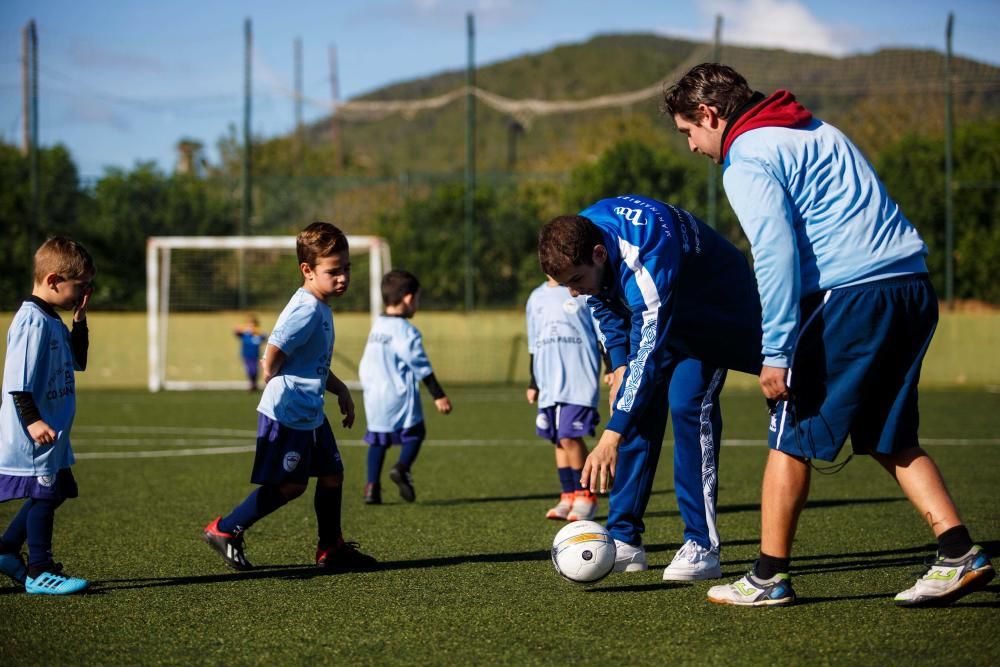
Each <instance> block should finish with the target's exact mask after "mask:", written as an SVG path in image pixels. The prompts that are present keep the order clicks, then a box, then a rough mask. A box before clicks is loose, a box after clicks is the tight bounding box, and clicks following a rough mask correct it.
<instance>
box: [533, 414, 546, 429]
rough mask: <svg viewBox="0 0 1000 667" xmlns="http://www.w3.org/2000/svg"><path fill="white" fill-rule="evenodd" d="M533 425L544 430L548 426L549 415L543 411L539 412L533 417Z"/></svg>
mask: <svg viewBox="0 0 1000 667" xmlns="http://www.w3.org/2000/svg"><path fill="white" fill-rule="evenodd" d="M535 427H537V428H539V429H541V430H543V431H545V430H547V429H548V428H549V416H548V415H547V414H545V413H544V412H539V413H538V416H537V417H535Z"/></svg>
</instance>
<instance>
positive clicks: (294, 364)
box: [257, 287, 334, 430]
mask: <svg viewBox="0 0 1000 667" xmlns="http://www.w3.org/2000/svg"><path fill="white" fill-rule="evenodd" d="M333 341H334V331H333V313H331V312H330V307H329V306H328V305H327V304H326V303H325V302H323V301H321V300H319V299H317V298H316V297H315V296H313V295H312V294H311V293H310V292H309V291H308V290H306V289H303V288H301V287H300V288H299V289H298V290H297V291H296V292H295V294H293V295H292V298H291V300H289V302H288V305H286V306H285V309H284V310H282V311H281V315H279V316H278V321H277V322H276V323H275V325H274V331H272V332H271V336H270V337H269V338H268V339H267V342H268V344H269V345H274V346H275V347H277V348H278V349H280V350H281V351H282V352H284V353H285V363H284V364H282V366H281V369H280V370H279V371H278V374H277V375H276V376H274V377H273V378H271V379H270V380H269V381H268V383H267V384H266V385H265V386H264V393H263V395H261V398H260V404H259V405H258V406H257V411H258V412H260V413H261V414H263V415H266V416H268V417H270V418H271V419H273V420H275V421H277V422H280V423H281V424H283V425H285V426H287V427H289V428H294V429H299V430H310V429H314V428H318V427H319V426H320V425H322V424H323V419H324V418H325V415H324V413H323V392H324V391H325V390H326V379H327V376H328V375H329V374H330V360H331V358H332V357H333Z"/></svg>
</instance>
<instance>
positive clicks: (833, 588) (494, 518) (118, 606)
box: [0, 386, 1000, 666]
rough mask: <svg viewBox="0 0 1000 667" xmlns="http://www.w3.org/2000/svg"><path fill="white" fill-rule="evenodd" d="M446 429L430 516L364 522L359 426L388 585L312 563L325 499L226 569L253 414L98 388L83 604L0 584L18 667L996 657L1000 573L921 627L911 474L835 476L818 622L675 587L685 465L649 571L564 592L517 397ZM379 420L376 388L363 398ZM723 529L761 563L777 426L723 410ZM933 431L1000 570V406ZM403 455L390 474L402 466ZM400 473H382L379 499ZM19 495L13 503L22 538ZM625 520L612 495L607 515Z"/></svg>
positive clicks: (213, 399) (429, 497)
mask: <svg viewBox="0 0 1000 667" xmlns="http://www.w3.org/2000/svg"><path fill="white" fill-rule="evenodd" d="M449 389H450V390H451V391H450V395H451V397H452V399H453V402H454V404H455V412H454V413H453V414H452V415H450V416H447V417H444V416H440V415H437V414H431V415H428V434H429V436H428V442H427V444H426V445H425V447H424V450H423V451H422V453H421V457H420V459H419V460H418V462H417V464H416V466H415V468H414V478H415V484H416V488H417V493H418V499H417V502H416V503H414V504H404V503H402V501H400V500H399V498H398V497H396V495H395V493H394V491H395V489H394V487H393V486H392V485H391V483H389V484H388V488H387V489H386V493H385V498H386V501H387V502H386V504H385V505H382V506H375V507H370V506H364V505H363V504H362V502H361V493H362V487H363V485H364V475H365V472H364V465H365V460H364V457H365V449H364V447H363V446H362V444H361V442H360V438H361V436H362V435H363V433H364V423H363V419H361V420H359V423H358V424H356V425H355V426H354V429H352V430H350V431H347V430H345V429H342V428H339V427H338V426H337V424H339V420H336V419H335V407H333V406H331V405H329V402H328V406H327V407H328V414H329V415H330V416H331V422H334V424H335V429H334V430H335V432H336V433H337V436H338V439H339V441H340V444H341V449H342V452H343V454H344V459H345V464H346V466H347V472H346V477H347V480H346V487H345V502H344V525H345V535H346V537H347V539H351V540H357V541H358V542H360V543H361V545H362V549H363V550H365V551H367V552H369V553H371V554H373V555H374V556H376V557H377V558H378V559H379V560H380V561H381V567H380V568H379V569H378V570H376V571H373V572H367V573H356V574H355V573H350V574H333V575H329V574H322V573H320V572H318V571H317V570H316V569H314V568H312V567H311V566H310V565H311V559H312V556H313V550H314V547H315V522H314V517H313V510H312V500H311V490H310V492H307V495H305V496H303V497H302V498H300V499H299V500H297V501H295V502H293V503H292V504H290V505H289V506H287V507H285V508H283V509H281V510H279V511H278V512H277V513H276V514H274V515H272V516H270V517H267V518H265V519H264V520H262V521H261V522H260V523H258V524H257V525H256V526H254V527H253V528H252V529H251V530H250V531H249V534H248V538H247V545H248V546H247V555H248V557H249V558H250V560H251V561H252V562H253V563H254V564H255V565H257V566H258V567H257V569H256V570H254V571H252V572H248V573H235V572H232V571H229V570H227V569H226V568H225V567H224V566H223V564H222V561H221V559H220V558H219V557H218V556H217V555H216V554H215V553H214V552H213V551H211V550H210V549H209V548H208V547H207V546H206V545H205V544H204V543H202V542H201V540H200V532H201V528H202V526H203V525H204V524H206V523H207V522H208V521H209V520H210V519H212V518H213V517H215V516H216V515H218V514H220V513H225V512H227V511H228V510H229V509H230V508H231V507H232V506H233V505H234V504H235V503H236V502H238V501H239V500H241V499H242V498H243V497H244V496H245V494H246V493H247V492H248V491H249V490H250V488H251V486H250V484H249V482H248V476H249V471H250V464H251V461H252V456H253V455H252V453H251V451H252V445H253V441H254V428H255V425H256V422H255V414H254V407H255V405H256V397H255V396H252V395H249V394H247V393H241V392H217V393H168V394H147V393H145V392H143V391H138V390H132V391H114V390H85V391H83V392H82V393H81V394H80V396H79V411H78V418H77V424H76V427H75V429H74V443H75V445H74V447H75V449H76V451H77V453H78V458H79V461H78V463H77V465H76V467H75V474H76V477H77V480H78V482H79V485H80V493H81V495H80V498H78V499H76V500H72V501H69V502H67V503H66V504H65V505H64V506H63V508H61V509H60V510H59V512H57V514H56V531H55V550H56V558H57V560H61V561H62V562H64V563H65V564H66V567H67V570H68V571H69V572H70V573H72V574H78V575H80V576H84V577H88V578H91V579H92V580H93V587H92V590H91V591H90V592H89V593H88V594H85V595H81V596H76V597H67V598H57V597H44V596H41V597H38V596H28V595H25V594H24V593H23V592H21V591H20V590H19V589H18V588H16V587H14V586H12V585H9V584H10V582H9V581H8V580H4V581H3V582H0V618H2V619H3V621H2V628H3V632H2V635H0V656H2V664H3V665H5V666H6V665H29V664H30V665H41V664H135V663H142V664H221V663H226V664H248V663H255V664H275V665H280V664H304V663H313V664H317V663H318V664H349V665H361V664H372V665H376V664H377V665H385V664H416V665H423V664H435V665H437V664H444V665H452V664H454V665H470V664H472V665H478V664H509V665H528V664H540V665H561V664H569V663H576V664H584V665H590V664H594V665H597V664H615V665H619V664H657V665H664V664H674V663H676V664H694V663H705V664H733V665H738V664H780V665H784V664H802V665H813V664H851V665H854V664H872V665H875V664H877V665H886V664H907V665H912V664H921V665H923V664H951V663H957V662H961V663H963V664H983V665H986V664H997V663H998V661H1000V634H998V633H997V618H998V615H997V608H998V607H1000V598H998V592H1000V585H998V584H1000V582H995V583H993V584H991V585H990V586H989V588H988V589H987V590H986V591H984V592H980V593H976V594H974V595H971V596H969V597H967V598H964V599H963V600H962V601H960V602H959V603H958V604H956V605H955V606H953V607H951V608H947V609H927V610H919V609H918V610H904V609H898V608H896V607H895V606H894V605H893V604H892V597H893V595H894V594H895V593H896V592H898V591H899V590H902V589H903V588H907V587H909V586H910V585H911V584H912V583H913V581H914V580H915V578H916V577H917V576H918V574H919V573H920V572H921V571H922V561H923V559H924V558H925V557H927V556H929V555H931V553H932V551H933V548H934V545H933V540H932V536H931V533H930V531H929V529H927V528H926V526H925V525H924V522H923V520H922V519H921V518H920V517H919V516H917V514H916V512H915V511H914V510H913V509H912V507H911V506H910V505H909V503H907V502H906V500H905V499H904V498H903V497H902V494H901V492H900V491H899V489H898V488H897V487H896V486H895V484H894V483H893V482H892V480H891V479H890V478H889V477H888V476H887V475H886V474H885V473H884V472H883V471H882V470H881V468H879V467H878V466H877V465H876V464H874V463H873V462H872V461H870V460H866V459H864V458H859V459H855V460H853V461H851V463H850V464H849V465H848V466H847V467H846V468H845V469H844V470H843V471H842V472H840V473H838V474H836V475H832V476H823V475H814V482H813V490H812V495H811V497H810V501H809V504H808V506H807V509H806V511H805V513H804V515H803V518H802V521H801V524H800V530H799V534H798V538H797V543H796V553H795V559H794V560H793V564H792V573H793V578H794V582H795V588H796V592H797V594H798V596H799V598H800V602H799V604H798V605H796V606H794V607H791V608H782V609H739V608H729V607H719V606H716V605H712V604H709V603H707V602H706V601H705V592H706V591H707V589H708V588H709V586H711V585H712V583H711V582H696V583H692V584H680V583H672V582H671V583H668V582H663V581H662V580H661V578H660V576H661V573H662V569H663V567H664V566H666V564H667V563H668V562H669V560H670V558H671V557H672V556H673V553H674V551H675V550H676V549H677V547H678V546H679V542H680V539H681V531H682V527H681V523H680V519H679V517H678V513H677V508H676V502H675V500H674V497H673V483H672V466H671V456H670V452H671V449H670V448H669V447H665V448H664V456H663V458H662V460H661V463H660V468H659V472H658V476H657V481H656V485H655V488H654V494H653V497H652V499H651V502H650V507H649V511H648V514H647V519H648V521H647V531H646V535H645V539H646V544H647V549H648V551H649V556H650V561H651V562H650V566H651V567H650V570H649V571H648V572H642V573H631V574H613V575H611V576H610V577H608V578H607V579H605V580H603V581H602V582H600V583H598V584H596V585H593V586H590V587H585V586H579V585H575V584H571V583H569V582H567V581H565V580H563V579H561V578H560V577H559V576H558V575H556V573H555V571H554V570H553V568H552V564H551V562H550V560H549V554H548V548H549V546H550V544H551V540H552V537H553V535H554V534H555V532H556V531H557V530H558V528H559V527H560V526H561V525H562V524H559V523H556V522H552V521H546V520H545V519H543V518H542V517H543V516H544V512H545V510H546V509H547V508H548V507H549V506H551V504H552V503H553V501H554V500H555V498H556V496H557V492H558V485H557V479H556V474H555V471H554V465H553V457H552V453H551V447H550V446H549V445H547V444H545V443H543V442H541V441H540V440H537V439H536V438H535V437H534V436H533V408H532V407H531V406H529V405H528V404H527V403H526V402H525V401H524V395H523V390H522V389H521V388H520V387H508V386H489V387H482V386H480V387H467V388H464V387H450V388H449ZM356 399H358V403H359V406H360V396H356ZM724 409H725V416H726V426H725V429H724V432H723V436H724V446H723V450H722V454H721V471H720V501H719V524H720V531H721V533H722V539H723V544H724V546H723V572H724V575H725V577H726V578H727V579H731V578H734V577H737V576H739V575H741V574H743V573H744V572H745V571H746V569H747V568H748V567H749V565H750V564H751V563H752V562H753V560H754V558H755V556H756V552H757V539H758V534H759V519H760V516H759V499H758V495H759V484H760V475H761V470H762V467H763V462H764V458H765V445H764V444H763V438H764V437H765V433H766V423H767V419H766V411H765V408H764V405H763V400H762V399H761V398H760V397H759V395H758V394H757V393H755V392H743V391H729V390H727V392H725V393H724ZM921 411H922V420H921V434H922V437H923V438H924V442H925V443H926V446H927V449H928V450H929V451H930V452H931V453H932V454H933V455H934V456H935V458H936V459H937V461H938V463H939V465H940V466H941V468H942V469H943V472H944V475H945V478H946V479H947V480H948V482H949V485H950V488H951V490H952V492H953V494H954V495H955V497H956V499H957V501H958V503H959V507H960V509H961V510H962V513H963V516H964V519H965V521H966V523H967V524H968V525H969V527H970V530H971V531H972V533H973V536H974V537H975V538H976V539H977V540H978V541H979V542H980V543H981V544H983V545H984V546H985V547H986V548H987V549H988V550H989V551H991V553H994V554H996V553H1000V512H998V509H997V503H996V488H997V485H998V482H1000V394H997V393H991V392H987V391H974V390H963V391H944V390H923V391H922V392H921ZM397 453H398V449H395V450H393V451H392V452H391V453H390V455H389V458H388V461H387V468H388V466H389V465H391V464H392V463H393V462H394V460H395V456H396V455H397ZM386 482H388V480H387V479H383V483H384V484H385V483H386ZM17 505H18V504H17V503H6V504H3V505H0V522H2V524H3V525H6V522H7V521H9V520H10V518H11V516H12V515H13V513H14V512H15V511H16V510H17ZM605 509H606V503H605V502H604V500H603V499H602V501H601V508H600V511H599V518H600V519H603V517H604V510H605Z"/></svg>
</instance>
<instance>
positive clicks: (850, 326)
mask: <svg viewBox="0 0 1000 667" xmlns="http://www.w3.org/2000/svg"><path fill="white" fill-rule="evenodd" d="M801 312H802V316H801V324H800V329H799V330H800V333H799V339H798V341H797V342H796V345H795V352H794V353H793V355H792V363H791V370H790V372H789V375H788V387H789V391H790V392H791V395H792V400H791V401H781V402H779V403H778V404H777V407H776V409H775V410H774V411H773V413H772V417H771V425H770V433H769V444H770V446H771V448H772V449H777V450H779V451H782V452H785V453H788V454H792V455H795V456H801V457H804V458H809V459H813V458H815V459H821V460H823V461H833V460H834V459H836V458H837V454H838V453H839V452H840V449H841V447H843V446H844V442H845V441H846V440H847V437H848V436H850V437H851V444H852V446H853V448H854V451H855V452H857V453H861V454H865V453H872V452H878V453H881V454H891V453H893V452H897V451H900V450H903V449H907V448H910V447H916V446H918V444H919V442H918V439H917V427H918V426H919V422H920V414H919V412H918V410H917V383H918V382H919V380H920V365H921V363H922V362H923V359H924V354H925V353H926V352H927V347H928V346H929V345H930V342H931V338H932V337H933V336H934V329H935V327H936V326H937V320H938V302H937V296H936V295H935V293H934V288H933V287H932V286H931V282H930V280H929V279H928V277H927V275H926V274H920V275H910V276H902V277H899V278H889V279H886V280H879V281H875V282H870V283H865V284H862V285H855V286H853V287H843V288H839V289H834V290H830V291H829V292H824V293H819V294H814V295H811V296H809V297H806V298H805V299H803V301H802V308H801Z"/></svg>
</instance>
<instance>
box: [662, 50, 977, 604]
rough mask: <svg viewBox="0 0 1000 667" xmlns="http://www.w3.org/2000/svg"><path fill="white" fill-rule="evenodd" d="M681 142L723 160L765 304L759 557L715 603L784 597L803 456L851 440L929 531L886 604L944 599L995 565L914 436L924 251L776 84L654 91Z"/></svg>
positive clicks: (690, 82) (689, 83)
mask: <svg viewBox="0 0 1000 667" xmlns="http://www.w3.org/2000/svg"><path fill="white" fill-rule="evenodd" d="M663 110H664V113H666V114H668V115H670V116H671V117H672V118H673V121H674V123H675V124H676V126H677V129H678V131H680V132H681V133H682V134H685V135H686V136H687V137H688V144H689V147H690V149H691V150H692V151H693V152H698V153H702V154H703V155H705V156H706V157H708V158H710V159H711V160H713V161H714V162H716V163H718V164H722V165H723V183H724V185H725V189H726V194H727V196H728V197H729V202H730V204H732V207H733V210H734V211H735V212H736V215H737V217H738V218H739V221H740V225H741V226H742V227H743V230H744V232H746V235H747V237H748V238H749V240H750V244H751V249H752V251H753V256H754V271H755V272H756V274H757V282H758V285H759V287H760V298H761V304H762V309H763V337H762V348H763V354H764V365H763V368H762V370H761V373H760V386H761V389H762V390H763V392H764V395H765V396H766V397H767V398H768V399H769V400H774V401H779V402H778V404H777V409H776V410H775V411H774V412H772V417H771V423H770V431H769V443H770V447H771V451H770V452H769V455H768V460H767V466H766V468H765V471H764V481H763V493H762V501H761V544H760V558H759V559H758V560H757V562H756V563H755V565H754V567H753V568H751V570H750V572H749V573H748V574H747V575H746V576H745V577H743V578H741V579H739V580H738V581H736V582H734V583H733V584H731V585H728V586H715V587H713V588H712V589H710V590H709V593H708V597H709V600H710V601H712V602H717V603H720V604H733V605H741V606H771V605H784V604H792V603H793V602H794V601H795V593H794V592H793V590H792V586H791V578H790V576H789V563H790V561H791V547H792V540H793V538H794V536H795V529H796V526H797V524H798V519H799V515H800V514H801V512H802V508H803V506H804V505H805V502H806V498H807V496H808V493H809V481H810V469H811V465H812V463H811V460H812V459H814V458H816V459H820V460H824V461H833V460H834V459H835V458H836V457H837V454H838V453H839V452H840V450H841V448H842V447H843V445H844V443H845V441H846V440H847V437H848V435H850V437H851V444H852V447H853V449H854V452H855V453H862V454H870V455H871V456H872V457H873V458H874V459H875V460H876V461H878V463H879V464H880V465H882V466H883V467H884V468H885V469H886V470H887V471H888V472H889V474H891V475H892V476H893V478H894V479H895V480H896V481H897V482H898V483H899V485H900V487H901V488H902V490H903V491H904V492H905V493H906V495H907V497H908V498H909V499H910V501H911V502H912V503H913V505H914V506H915V507H916V508H917V510H918V511H919V513H920V514H921V516H923V517H925V519H927V521H928V523H929V524H930V527H931V529H932V530H933V531H934V534H935V536H936V537H937V539H938V552H937V558H936V560H935V561H934V563H933V565H931V566H930V567H929V568H928V569H927V572H926V574H925V575H924V576H922V577H921V578H920V579H919V580H918V581H917V583H916V584H915V585H914V586H912V587H911V588H909V589H907V590H905V591H902V592H901V593H899V594H898V595H897V596H896V598H895V602H896V604H897V605H900V606H906V607H912V606H925V605H939V604H946V603H950V602H952V601H954V600H957V599H958V598H960V597H962V596H964V595H966V594H968V593H970V592H973V591H976V590H979V589H981V588H983V587H984V586H985V585H986V584H987V583H988V582H989V581H990V580H991V579H992V578H993V575H994V571H993V567H992V565H991V563H990V561H989V558H988V557H987V555H986V553H985V551H984V550H983V549H982V548H981V547H980V546H978V545H975V544H973V542H972V538H971V537H970V535H969V531H968V529H967V528H966V527H965V525H964V524H963V523H962V520H961V518H960V517H959V514H958V510H957V508H956V507H955V503H954V501H953V500H952V498H951V496H950V494H949V493H948V490H947V488H946V487H945V484H944V480H943V479H942V477H941V474H940V472H939V471H938V468H937V466H936V465H935V463H934V461H933V460H932V459H931V457H930V456H929V455H928V454H927V453H926V452H925V451H924V450H923V449H921V447H920V444H919V439H918V437H917V424H918V421H919V413H918V410H917V382H918V380H919V377H920V367H921V364H922V362H923V357H924V353H925V352H926V351H927V348H928V346H929V345H930V342H931V337H932V336H933V334H934V328H935V326H936V324H937V317H938V311H937V297H936V295H935V294H934V289H933V287H932V286H931V284H930V280H929V279H928V276H927V267H926V265H925V263H924V257H925V255H926V254H927V248H926V246H925V245H924V243H923V241H922V240H921V238H920V235H919V234H918V233H917V230H916V229H915V228H914V227H913V225H911V224H910V222H909V221H908V220H907V219H906V217H905V216H904V215H903V212H902V211H901V210H900V208H899V206H898V205H897V204H896V202H895V201H893V199H892V198H891V197H890V196H889V194H888V192H886V189H885V186H884V185H883V184H882V182H881V181H880V180H879V178H878V175H877V174H876V173H875V170H874V169H873V168H872V166H871V165H870V164H869V163H868V161H867V160H866V159H865V157H864V156H863V155H862V154H861V151H860V150H859V149H858V148H857V146H855V145H854V144H853V143H851V141H850V140H849V139H848V138H847V137H846V136H844V134H843V133H841V132H840V131H839V130H837V128H835V127H833V126H832V125H829V124H828V123H825V122H823V121H821V120H819V119H817V118H814V117H813V115H812V114H811V113H810V112H809V111H808V110H807V109H806V108H805V107H803V106H802V105H801V104H799V103H798V102H797V101H796V100H795V96H794V95H792V94H791V93H790V92H788V91H786V90H779V91H777V92H775V93H773V94H772V95H770V96H768V97H765V96H764V95H763V94H761V93H757V92H754V91H753V90H752V89H751V88H750V87H749V85H747V82H746V79H744V78H743V77H742V76H741V75H740V74H739V73H737V72H736V71H735V70H733V69H732V68H730V67H727V66H725V65H720V64H717V63H705V64H702V65H698V66H697V67H695V68H693V69H692V70H691V71H689V72H688V73H687V74H685V75H684V77H682V78H681V79H680V81H678V82H677V84H675V85H674V86H672V87H671V88H670V89H668V90H667V91H666V92H665V93H664V103H663Z"/></svg>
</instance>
